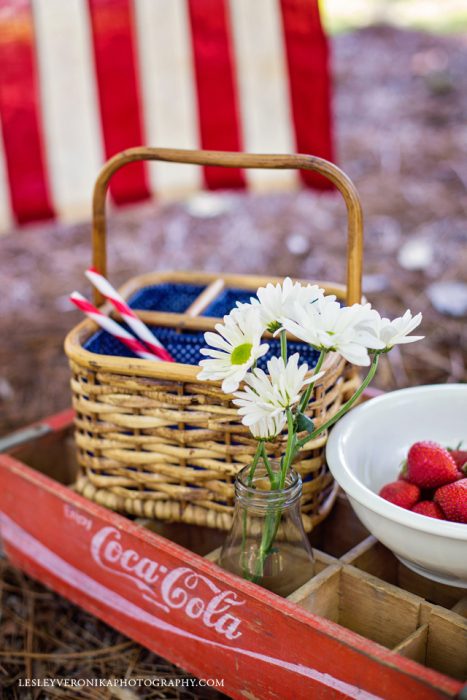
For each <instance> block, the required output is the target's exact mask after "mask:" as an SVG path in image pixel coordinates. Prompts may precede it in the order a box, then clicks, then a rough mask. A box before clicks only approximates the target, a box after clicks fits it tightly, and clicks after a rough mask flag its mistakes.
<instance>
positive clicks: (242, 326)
mask: <svg viewBox="0 0 467 700" xmlns="http://www.w3.org/2000/svg"><path fill="white" fill-rule="evenodd" d="M259 316H260V314H259V310H257V309H254V308H253V307H250V308H249V309H248V310H242V311H241V312H240V311H239V310H238V309H235V310H234V311H233V312H232V313H231V314H229V315H228V316H224V323H223V324H222V323H218V324H217V325H216V327H215V328H216V331H217V333H213V332H212V331H209V332H208V333H205V334H204V339H205V341H206V343H207V344H208V345H210V346H211V347H210V348H202V349H201V350H200V352H201V354H202V355H206V356H207V357H208V358H209V359H207V360H201V362H200V363H199V364H200V366H201V367H202V370H201V372H200V373H199V374H198V379H201V380H205V379H211V380H214V381H220V380H222V391H224V392H225V393H226V394H231V393H232V392H233V391H235V390H236V389H238V385H239V384H240V382H241V381H242V380H243V378H244V377H245V374H246V373H247V372H248V370H249V369H250V368H251V367H252V366H253V365H254V363H255V362H256V361H257V360H258V358H260V357H262V356H263V355H265V354H266V353H267V351H268V350H269V345H268V344H267V343H261V335H262V327H261V322H260V319H259Z"/></svg>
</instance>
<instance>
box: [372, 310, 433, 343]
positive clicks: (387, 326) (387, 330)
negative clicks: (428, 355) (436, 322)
mask: <svg viewBox="0 0 467 700" xmlns="http://www.w3.org/2000/svg"><path fill="white" fill-rule="evenodd" d="M378 317H379V318H378V322H377V327H376V334H377V337H378V338H379V339H380V340H381V341H382V342H383V343H384V346H385V350H391V348H393V347H394V345H402V344H405V343H415V342H416V341H417V340H422V339H423V338H424V337H425V336H424V335H409V333H412V331H413V330H415V328H417V326H419V325H420V323H421V322H422V314H417V315H416V316H413V317H412V312H411V311H410V310H407V311H406V312H405V314H404V315H403V316H400V317H399V318H395V319H394V320H393V321H390V320H389V319H388V318H381V316H379V314H378Z"/></svg>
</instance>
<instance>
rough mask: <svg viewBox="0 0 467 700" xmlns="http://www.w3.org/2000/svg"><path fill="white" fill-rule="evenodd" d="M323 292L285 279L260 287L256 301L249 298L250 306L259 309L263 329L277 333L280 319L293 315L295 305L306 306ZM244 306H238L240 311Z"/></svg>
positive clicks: (315, 286)
mask: <svg viewBox="0 0 467 700" xmlns="http://www.w3.org/2000/svg"><path fill="white" fill-rule="evenodd" d="M323 294H324V291H323V290H322V289H321V288H320V287H318V285H316V284H313V285H312V284H308V285H306V286H302V285H301V284H300V283H299V282H295V283H294V282H292V280H291V279H290V277H286V278H285V280H284V281H283V283H282V284H275V285H274V284H272V283H269V284H267V285H266V286H265V287H260V288H259V289H258V291H257V297H258V298H257V299H255V298H254V297H252V298H251V305H252V306H255V307H259V309H260V311H261V322H262V324H263V328H264V329H267V330H269V331H270V332H271V333H274V332H275V331H277V330H278V329H279V328H280V326H281V325H282V319H283V318H284V317H285V318H288V317H290V316H291V315H292V314H293V311H294V308H295V305H296V304H298V306H300V307H303V306H308V305H309V304H312V303H314V302H315V301H316V300H317V299H319V298H321V297H322V296H323ZM333 298H335V297H333ZM244 306H246V305H245V304H238V307H239V308H240V309H241V308H243V307H244Z"/></svg>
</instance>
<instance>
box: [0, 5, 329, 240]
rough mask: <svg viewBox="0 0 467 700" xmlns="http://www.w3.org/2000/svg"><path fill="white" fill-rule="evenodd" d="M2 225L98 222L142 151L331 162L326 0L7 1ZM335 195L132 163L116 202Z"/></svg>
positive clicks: (0, 78) (308, 177) (278, 176)
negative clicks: (120, 163) (107, 176)
mask: <svg viewBox="0 0 467 700" xmlns="http://www.w3.org/2000/svg"><path fill="white" fill-rule="evenodd" d="M0 120H1V127H2V129H1V138H0V231H6V230H9V229H10V228H12V227H13V226H15V225H16V224H25V223H28V222H31V221H37V220H40V219H51V218H54V217H59V218H61V219H64V220H68V221H70V220H76V219H77V218H83V216H84V217H86V216H88V215H89V212H90V209H91V193H92V187H93V184H94V181H95V178H96V175H97V173H98V171H99V169H100V167H101V165H102V164H103V163H104V162H105V160H106V159H107V158H109V157H111V156H112V155H114V154H115V153H117V152H118V151H121V150H123V149H125V148H128V147H131V146H137V145H141V144H147V145H153V146H156V145H157V146H165V147H174V148H205V149H217V150H227V151H229V150H233V151H239V150H242V151H251V152H257V153H261V152H264V153H267V152H275V153H281V152H283V153H290V152H300V153H310V154H314V155H318V156H321V157H323V158H327V159H332V155H333V154H332V138H331V116H330V81H329V67H328V44H327V39H326V36H325V34H324V32H323V29H322V26H321V22H320V16H319V8H318V0H0ZM300 181H301V183H302V184H305V185H307V186H311V187H317V188H324V187H326V186H327V184H326V183H325V181H324V180H322V179H320V178H318V177H316V176H314V175H313V174H311V173H300V174H297V173H293V172H288V171H264V170H263V171H254V170H252V171H246V172H242V171H240V170H235V169H223V168H214V167H211V168H205V169H204V170H202V169H199V168H195V167H191V166H186V165H185V166H183V165H181V166H179V165H174V164H167V163H165V164H164V163H156V164H147V163H135V164H132V165H130V166H128V167H127V168H125V169H124V170H122V171H121V172H120V173H118V174H117V176H116V177H115V178H114V179H113V182H112V185H111V195H112V198H113V201H114V202H115V203H117V204H124V203H128V202H134V201H139V200H143V199H145V198H148V197H152V196H156V197H158V198H162V199H163V198H178V197H181V196H183V195H186V194H187V193H189V192H192V191H194V190H198V189H201V188H207V189H213V190H214V189H222V188H250V189H253V190H271V189H273V188H277V189H283V188H287V187H290V186H293V185H294V184H298V183H299V182H300Z"/></svg>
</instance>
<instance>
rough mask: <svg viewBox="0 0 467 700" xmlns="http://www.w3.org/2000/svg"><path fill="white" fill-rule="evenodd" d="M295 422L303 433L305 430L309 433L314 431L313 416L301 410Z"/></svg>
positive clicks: (298, 429)
mask: <svg viewBox="0 0 467 700" xmlns="http://www.w3.org/2000/svg"><path fill="white" fill-rule="evenodd" d="M295 424H296V426H297V431H298V432H299V433H303V432H305V431H306V432H307V433H312V432H313V429H314V427H315V425H314V423H313V421H312V420H311V418H308V416H306V415H305V414H304V413H301V412H299V413H297V416H296V418H295Z"/></svg>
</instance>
